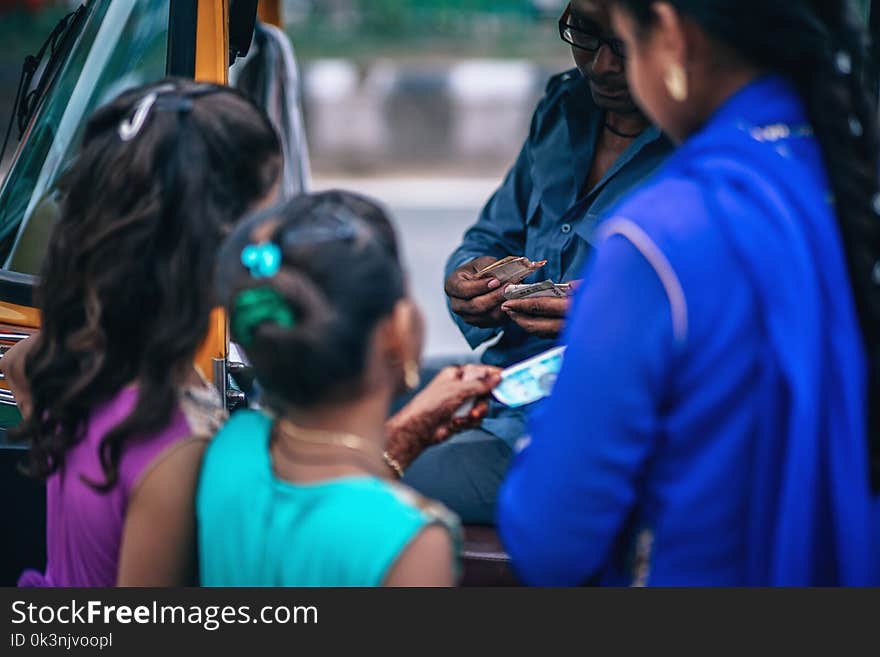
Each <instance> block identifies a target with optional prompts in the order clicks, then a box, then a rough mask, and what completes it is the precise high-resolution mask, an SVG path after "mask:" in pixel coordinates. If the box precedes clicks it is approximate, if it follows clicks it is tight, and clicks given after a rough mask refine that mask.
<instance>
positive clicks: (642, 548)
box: [499, 77, 878, 586]
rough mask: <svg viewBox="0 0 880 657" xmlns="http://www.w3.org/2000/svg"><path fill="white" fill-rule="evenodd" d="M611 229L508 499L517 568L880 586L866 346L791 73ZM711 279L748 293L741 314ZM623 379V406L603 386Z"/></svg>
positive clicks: (594, 576)
mask: <svg viewBox="0 0 880 657" xmlns="http://www.w3.org/2000/svg"><path fill="white" fill-rule="evenodd" d="M679 190H683V191H682V193H681V195H680V196H679V195H678V191H679ZM605 233H606V234H607V235H608V238H607V242H606V243H605V244H603V246H602V247H601V248H600V253H599V254H598V256H597V258H596V261H595V262H593V263H592V264H591V266H590V267H588V270H587V272H586V274H585V284H584V286H583V288H582V292H581V294H580V295H579V298H578V300H577V302H576V304H575V307H574V309H573V316H572V318H571V320H570V324H569V327H568V331H567V333H566V335H565V338H564V341H565V342H566V343H568V344H569V345H570V346H569V352H568V354H567V356H566V363H565V365H564V367H563V372H562V373H561V374H560V378H559V381H558V383H557V388H556V390H555V391H554V395H553V397H552V398H551V399H549V400H548V401H547V402H546V404H544V405H543V407H542V408H541V409H540V410H539V411H538V412H537V413H536V414H535V416H534V417H533V421H532V423H531V430H532V441H531V444H530V445H529V446H528V447H527V448H526V449H525V450H523V451H522V453H520V454H519V455H518V457H517V460H516V461H515V463H514V466H513V468H512V469H511V472H510V474H509V478H508V481H507V482H506V484H505V486H504V488H503V490H502V494H501V499H500V509H499V525H500V528H501V533H502V537H503V539H504V540H505V543H506V545H507V547H508V549H509V551H510V552H511V554H512V556H513V558H514V562H515V565H516V568H517V570H518V572H519V573H520V575H521V576H522V577H523V578H524V579H525V580H527V581H529V582H531V583H542V584H577V583H582V582H584V581H588V580H592V581H599V582H601V583H608V584H623V583H629V584H631V583H644V584H649V583H660V584H678V583H681V584H734V585H771V586H807V585H862V584H873V583H877V581H878V579H877V566H876V562H877V556H876V554H875V549H874V546H873V545H872V540H873V537H872V519H871V513H872V506H871V505H872V498H871V493H870V488H869V480H868V472H869V466H868V452H867V439H866V417H867V410H866V409H867V403H868V402H867V398H866V394H867V393H866V367H865V363H866V358H865V353H864V350H863V344H862V338H861V334H860V329H859V325H858V321H857V315H856V310H855V305H854V300H853V297H852V293H851V286H850V283H849V277H848V272H847V266H846V260H845V256H844V251H843V246H842V240H841V237H840V234H839V231H838V227H837V222H836V219H835V216H834V211H833V200H832V199H831V196H830V192H829V185H828V181H827V177H826V175H825V172H824V167H823V165H822V161H821V153H820V151H819V147H818V144H817V143H816V141H815V139H814V137H813V136H812V134H811V132H810V130H809V125H808V121H807V117H806V114H805V111H804V109H803V107H802V104H801V102H800V100H799V98H798V97H797V94H796V93H795V92H794V90H793V88H792V87H791V86H790V85H789V84H788V83H787V82H786V81H784V80H782V79H780V78H776V77H768V78H764V79H761V80H758V81H756V82H753V83H752V84H750V85H748V86H747V87H745V88H744V89H743V90H741V91H740V92H739V93H737V94H736V95H735V96H734V97H733V98H731V99H729V100H728V101H727V103H725V105H724V106H723V107H722V108H721V109H720V110H719V111H718V112H717V113H716V115H715V116H714V117H712V119H711V120H710V122H709V123H708V124H707V126H706V127H705V128H704V129H703V130H702V131H701V132H700V133H698V134H697V135H695V136H694V137H692V138H691V139H690V140H689V141H688V142H686V143H685V144H683V145H682V146H681V148H680V149H679V150H678V151H677V152H676V153H675V154H674V155H673V156H672V157H671V158H670V160H669V161H668V163H667V165H666V166H665V167H664V168H663V169H662V170H661V171H660V172H659V173H658V175H657V177H656V178H655V180H653V181H652V182H651V183H649V184H648V185H647V186H646V188H645V190H644V191H642V192H637V193H635V194H634V195H633V197H632V198H630V199H629V200H627V201H624V202H623V203H622V205H621V206H620V207H619V208H618V209H617V210H616V211H615V212H614V213H612V215H611V218H610V219H609V220H608V222H607V224H606V225H605ZM624 241H626V243H623V242H624ZM701 248H702V249H705V251H704V252H703V253H702V254H700V253H695V251H698V250H700V249H701ZM603 249H605V250H606V251H607V253H606V255H605V256H603V255H602V253H601V251H602V250H603ZM700 257H703V258H705V259H706V261H705V262H704V264H702V265H701V264H699V258H700ZM703 270H705V273H704V271H703ZM611 272H613V276H612V275H611ZM648 272H652V273H653V276H651V275H650V274H649V273H648ZM658 279H659V283H658ZM635 281H640V282H639V283H638V284H636V283H635ZM593 283H595V284H596V285H597V286H599V288H601V287H602V286H605V287H610V288H615V293H614V294H613V295H612V294H611V293H609V292H608V291H605V292H604V294H603V290H602V289H597V288H592V289H591V285H592V284H593ZM713 285H720V286H721V288H720V289H714V290H713V288H712V286H713ZM726 285H730V287H729V288H725V287H724V286H726ZM734 287H735V288H736V289H734ZM713 294H714V295H715V296H716V297H717V296H721V297H725V296H726V295H730V297H731V299H734V300H735V299H737V298H739V297H741V296H742V295H743V294H744V295H747V297H745V302H743V303H739V305H737V303H736V302H733V303H732V305H731V308H732V309H731V311H730V314H729V315H728V314H727V312H726V309H725V308H724V306H723V305H721V306H719V305H718V304H717V303H715V302H713V301H711V300H710V299H711V297H712V295H713ZM609 298H613V299H614V301H615V304H616V305H619V308H620V310H619V311H618V313H619V316H618V317H614V316H612V317H610V318H607V319H606V316H604V315H600V314H599V313H598V312H597V310H598V307H599V306H600V304H601V301H602V300H603V299H604V301H605V306H607V303H608V299H609ZM713 303H715V305H713ZM628 305H634V306H635V305H638V306H639V307H638V308H634V309H631V310H627V306H628ZM703 308H712V309H714V310H710V311H703V310H702V309H703ZM737 308H739V310H737ZM605 321H610V322H616V326H615V328H614V331H608V330H605V329H604V327H603V326H601V324H602V323H603V322H605ZM633 321H637V322H639V323H640V324H641V326H640V327H636V328H634V327H632V326H631V324H632V323H633ZM714 325H717V326H718V331H717V332H716V331H714V330H713V329H712V327H713V326H714ZM654 327H656V328H654ZM612 335H613V336H614V338H615V340H610V339H609V337H608V336H612ZM617 340H619V342H618V341H617ZM657 352H661V353H659V354H658V353H657ZM707 354H712V356H711V358H709V357H707ZM606 361H607V362H606ZM710 363H711V367H707V364H710ZM744 363H747V364H748V365H747V367H746V365H743V368H744V370H747V373H746V374H744V375H742V376H741V378H740V379H738V380H737V381H736V382H735V383H734V382H732V381H729V380H727V378H726V377H725V373H726V372H736V371H737V369H736V367H737V365H741V364H744ZM615 382H620V384H621V385H622V386H625V388H620V389H619V390H618V392H617V394H619V395H620V396H621V397H623V398H625V400H626V401H625V402H621V404H625V405H626V409H625V410H626V413H623V412H621V413H618V414H615V406H616V405H617V403H618V402H617V400H616V399H615V397H614V393H608V392H605V391H603V390H602V389H601V388H600V386H602V387H608V386H614V385H615ZM642 388H643V389H642ZM633 389H636V391H635V392H632V390H633ZM750 393H751V394H750ZM633 400H638V403H636V402H635V401H633ZM713 405H714V406H713ZM713 415H714V417H715V419H714V420H713V419H712V418H713ZM640 416H641V417H640ZM609 417H610V418H611V419H610V420H609V419H607V418H609ZM698 434H699V435H698ZM695 439H696V440H695ZM712 450H714V452H712ZM721 454H723V455H724V456H723V457H721V456H720V455H721ZM722 480H724V481H725V485H723V486H720V485H719V481H722ZM551 482H552V483H551ZM542 488H543V489H545V490H542ZM577 499H579V500H580V506H579V505H578V504H577V503H576V502H573V501H572V500H577ZM581 509H583V511H582V510H581ZM680 509H689V510H690V511H689V513H688V515H689V517H687V518H682V517H681V515H682V512H681V511H680ZM722 516H723V521H721V520H719V518H721V517H722ZM700 528H702V533H701V532H700V531H699V529H700ZM646 537H647V538H646ZM695 537H696V538H695ZM554 542H558V543H559V544H560V545H561V546H562V547H554Z"/></svg>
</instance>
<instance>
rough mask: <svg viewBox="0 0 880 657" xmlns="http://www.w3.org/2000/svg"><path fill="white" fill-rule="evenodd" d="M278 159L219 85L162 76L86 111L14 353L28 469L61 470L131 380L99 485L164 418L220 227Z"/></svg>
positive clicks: (261, 193)
mask: <svg viewBox="0 0 880 657" xmlns="http://www.w3.org/2000/svg"><path fill="white" fill-rule="evenodd" d="M281 166H282V161H281V150H280V146H279V141H278V137H277V135H276V133H275V130H274V129H273V128H272V126H271V124H270V123H269V120H268V119H267V118H266V116H265V115H264V114H263V113H262V112H260V111H259V110H258V109H256V108H255V107H254V106H253V105H252V104H251V103H250V102H249V101H248V100H247V99H245V97H244V96H242V95H240V94H239V93H238V92H236V91H234V90H232V89H230V88H228V87H220V86H215V85H205V84H197V83H195V82H192V81H187V80H175V79H172V80H164V81H162V82H160V83H157V84H152V85H149V86H146V87H141V88H138V89H134V90H132V91H128V92H126V93H124V94H123V95H121V96H120V97H119V98H118V99H116V100H115V101H113V102H111V103H110V104H108V105H106V106H105V107H102V108H100V109H98V110H97V111H96V112H95V114H94V115H93V116H92V117H91V119H90V120H89V122H88V124H87V127H86V129H85V134H84V138H83V143H82V146H81V149H80V152H79V154H78V156H77V158H76V160H75V162H74V164H73V166H72V168H71V170H70V171H69V173H68V175H67V176H66V179H65V181H64V189H65V196H64V198H63V202H62V211H61V216H60V219H59V221H58V223H57V225H56V226H55V228H54V231H53V233H52V236H51V238H50V241H49V246H48V252H47V256H46V259H45V262H44V265H43V270H42V273H41V281H40V285H39V288H38V291H37V299H38V302H39V307H40V309H41V313H42V327H41V330H40V333H39V335H38V337H36V338H34V339H35V340H36V344H35V345H34V347H33V349H32V351H31V352H30V354H29V355H28V357H27V359H26V364H25V367H26V375H27V378H28V381H29V383H30V386H31V396H32V402H33V411H32V413H31V414H30V415H29V417H28V418H27V419H25V420H24V422H23V423H22V424H21V425H20V426H19V427H18V428H16V429H15V430H14V433H13V437H14V438H16V439H19V440H26V441H28V442H29V443H30V471H31V474H33V475H35V476H39V477H46V476H48V475H50V474H52V473H53V472H55V471H57V470H59V469H60V468H62V467H63V466H64V461H65V455H66V452H67V450H68V449H70V448H71V447H72V446H74V445H75V444H77V443H78V442H79V441H81V440H82V439H83V437H84V435H85V432H86V431H87V429H88V426H87V425H88V418H89V415H90V413H91V412H92V411H93V410H94V409H95V408H96V406H98V405H99V404H101V403H103V402H106V401H108V400H109V399H111V398H112V397H113V396H114V395H115V394H117V393H118V392H119V391H120V390H121V389H122V388H123V387H124V386H126V385H127V384H130V383H136V384H137V386H138V397H137V403H136V405H135V407H134V409H133V410H132V412H131V413H130V414H129V415H128V416H127V417H126V418H125V419H124V420H122V421H121V422H120V423H119V424H118V425H117V426H116V427H114V428H113V429H112V430H111V431H109V432H107V434H106V435H105V436H104V438H103V440H102V443H101V447H100V460H101V466H102V469H103V474H104V481H103V482H89V483H91V484H92V485H94V486H95V487H96V488H98V489H99V490H108V489H109V488H111V487H112V486H113V485H114V484H115V482H116V481H117V479H118V470H119V461H120V457H121V454H122V452H123V450H124V449H125V447H126V444H127V443H129V441H132V440H136V439H139V438H143V437H145V436H149V435H151V434H155V433H156V432H157V431H159V430H161V429H162V428H163V427H164V426H165V425H167V423H168V422H169V421H170V420H171V417H172V413H173V411H174V408H175V405H176V401H177V395H178V387H179V385H180V384H181V383H182V382H183V378H184V377H185V376H186V373H187V372H188V371H189V368H190V367H191V363H192V361H193V358H194V356H195V353H196V351H197V349H198V346H199V345H200V343H201V342H202V340H203V339H204V337H205V334H206V333H207V330H208V323H209V315H210V310H211V307H212V305H213V303H212V301H213V285H212V283H213V281H212V276H213V272H214V268H215V262H216V253H217V249H218V247H219V244H220V242H221V240H222V239H223V236H224V234H225V233H227V232H228V231H229V229H230V228H231V227H232V225H233V223H234V222H236V221H237V220H238V219H239V218H240V217H242V216H243V215H244V214H245V213H246V212H247V211H248V210H249V209H250V208H251V207H252V206H253V204H254V203H255V202H257V201H259V200H261V199H262V198H264V197H265V196H267V194H268V193H269V192H270V191H271V190H272V188H273V186H274V185H275V184H276V181H277V180H278V178H279V174H280V170H281Z"/></svg>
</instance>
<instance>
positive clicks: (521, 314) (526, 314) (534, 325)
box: [501, 281, 580, 338]
mask: <svg viewBox="0 0 880 657" xmlns="http://www.w3.org/2000/svg"><path fill="white" fill-rule="evenodd" d="M579 284H580V281H572V283H571V287H572V291H573V290H574V289H575V288H576V287H577V286H578V285H579ZM571 299H572V297H571V296H565V297H555V296H547V297H529V298H525V299H511V300H508V301H504V302H503V304H502V305H501V310H502V311H503V312H504V313H505V314H506V315H507V316H508V317H509V318H510V319H511V321H513V322H515V323H516V324H517V325H519V326H520V327H521V328H522V329H523V330H524V331H526V332H528V333H531V334H532V335H536V336H538V337H541V338H558V337H559V334H560V333H562V329H563V327H564V325H565V318H566V316H567V315H568V310H569V308H570V306H571Z"/></svg>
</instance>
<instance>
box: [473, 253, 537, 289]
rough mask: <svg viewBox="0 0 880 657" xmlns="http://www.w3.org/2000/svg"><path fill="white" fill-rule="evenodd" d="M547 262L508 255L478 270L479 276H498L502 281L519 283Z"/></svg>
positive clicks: (477, 275)
mask: <svg viewBox="0 0 880 657" xmlns="http://www.w3.org/2000/svg"><path fill="white" fill-rule="evenodd" d="M546 264H547V261H546V260H541V261H540V262H532V261H531V260H529V259H528V258H525V257H521V256H520V257H517V256H507V257H506V258H502V259H501V260H498V261H497V262H493V263H492V264H491V265H489V266H488V267H486V268H484V269H481V270H480V271H478V272H477V274H476V277H477V278H489V277H490V276H492V277H494V278H497V279H498V281H499V282H501V283H508V284H512V283H519V282H520V281H521V280H523V279H524V278H526V277H527V276H529V274H531V273H532V272H535V271H537V270H539V269H540V268H541V267H543V266H544V265H546Z"/></svg>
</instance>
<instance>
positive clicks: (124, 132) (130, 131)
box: [119, 84, 174, 141]
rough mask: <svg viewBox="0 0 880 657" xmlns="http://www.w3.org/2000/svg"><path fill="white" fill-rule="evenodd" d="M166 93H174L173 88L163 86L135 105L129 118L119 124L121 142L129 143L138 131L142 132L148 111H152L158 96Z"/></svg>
mask: <svg viewBox="0 0 880 657" xmlns="http://www.w3.org/2000/svg"><path fill="white" fill-rule="evenodd" d="M168 91H174V86H173V85H170V84H163V85H162V86H160V87H157V88H156V89H154V90H153V91H151V92H150V93H148V94H147V95H146V96H144V97H143V98H141V99H140V100H139V101H138V102H137V103H136V104H135V106H134V112H133V113H132V115H131V118H129V119H125V120H123V121H122V123H120V124H119V138H120V139H121V140H122V141H131V140H132V139H134V138H135V137H137V136H138V134H139V133H140V131H141V130H143V127H144V124H145V123H146V122H147V118H148V117H149V116H150V110H151V109H153V105H155V104H156V101H157V100H158V98H159V94H162V93H165V92H168Z"/></svg>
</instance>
